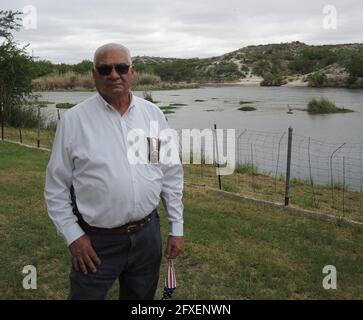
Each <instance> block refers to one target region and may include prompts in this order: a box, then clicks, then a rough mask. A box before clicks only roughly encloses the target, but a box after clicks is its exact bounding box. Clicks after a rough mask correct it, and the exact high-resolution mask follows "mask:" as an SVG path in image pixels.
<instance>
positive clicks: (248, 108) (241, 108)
mask: <svg viewBox="0 0 363 320" xmlns="http://www.w3.org/2000/svg"><path fill="white" fill-rule="evenodd" d="M238 110H240V111H255V110H256V108H254V107H240V108H238Z"/></svg>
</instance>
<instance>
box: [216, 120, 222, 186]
mask: <svg viewBox="0 0 363 320" xmlns="http://www.w3.org/2000/svg"><path fill="white" fill-rule="evenodd" d="M214 132H215V138H216V139H215V140H216V154H217V168H218V186H219V190H222V182H221V175H220V174H219V153H218V137H217V125H216V124H214ZM222 145H223V143H222Z"/></svg>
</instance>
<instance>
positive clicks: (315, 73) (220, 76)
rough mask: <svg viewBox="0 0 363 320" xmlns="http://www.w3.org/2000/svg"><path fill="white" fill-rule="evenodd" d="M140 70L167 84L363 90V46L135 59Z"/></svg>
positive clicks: (276, 47)
mask: <svg viewBox="0 0 363 320" xmlns="http://www.w3.org/2000/svg"><path fill="white" fill-rule="evenodd" d="M133 62H134V64H135V65H136V67H137V69H138V70H139V71H141V72H147V73H153V74H156V75H158V76H159V77H160V78H161V79H162V80H163V81H172V82H197V83H206V82H212V83H220V82H223V83H226V82H232V83H233V82H240V83H248V82H251V83H256V82H257V83H261V85H267V86H273V85H286V84H287V85H289V84H293V85H310V86H334V87H351V88H363V44H339V45H322V46H310V45H307V44H305V43H302V42H298V41H296V42H291V43H280V44H267V45H257V46H248V47H244V48H241V49H238V50H236V51H233V52H229V53H226V54H223V55H221V56H217V57H211V58H206V59H199V58H194V59H176V58H160V57H134V58H133Z"/></svg>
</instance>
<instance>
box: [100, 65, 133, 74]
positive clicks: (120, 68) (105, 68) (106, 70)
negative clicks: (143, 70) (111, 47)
mask: <svg viewBox="0 0 363 320" xmlns="http://www.w3.org/2000/svg"><path fill="white" fill-rule="evenodd" d="M113 68H115V70H116V72H117V73H118V74H119V75H121V74H126V73H128V72H129V69H130V66H128V65H127V64H122V63H120V64H114V65H112V64H111V65H109V64H101V65H99V66H98V67H96V69H97V71H98V73H99V74H100V75H101V76H108V75H110V74H111V72H112V69H113Z"/></svg>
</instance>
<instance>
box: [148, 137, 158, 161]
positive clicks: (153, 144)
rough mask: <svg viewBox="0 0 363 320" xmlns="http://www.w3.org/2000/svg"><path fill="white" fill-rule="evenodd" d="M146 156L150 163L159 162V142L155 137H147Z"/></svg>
mask: <svg viewBox="0 0 363 320" xmlns="http://www.w3.org/2000/svg"><path fill="white" fill-rule="evenodd" d="M147 142H148V155H149V162H150V163H158V162H159V152H160V140H159V139H158V138H155V137H147Z"/></svg>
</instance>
